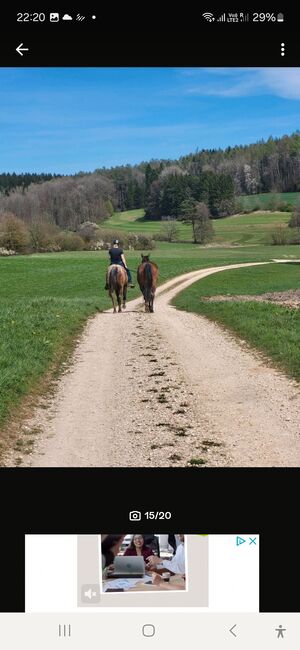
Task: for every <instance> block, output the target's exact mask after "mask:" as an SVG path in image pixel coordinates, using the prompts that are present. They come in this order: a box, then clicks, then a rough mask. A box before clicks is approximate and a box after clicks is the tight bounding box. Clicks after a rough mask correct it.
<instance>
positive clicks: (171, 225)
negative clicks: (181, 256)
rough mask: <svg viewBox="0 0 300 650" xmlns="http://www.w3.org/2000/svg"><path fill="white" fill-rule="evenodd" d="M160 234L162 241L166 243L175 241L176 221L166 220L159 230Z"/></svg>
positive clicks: (176, 237)
mask: <svg viewBox="0 0 300 650" xmlns="http://www.w3.org/2000/svg"><path fill="white" fill-rule="evenodd" d="M161 233H162V234H163V235H164V237H165V240H164V241H168V242H174V241H177V239H178V234H179V228H178V223H177V221H176V219H166V220H165V222H164V224H163V226H162V228H161Z"/></svg>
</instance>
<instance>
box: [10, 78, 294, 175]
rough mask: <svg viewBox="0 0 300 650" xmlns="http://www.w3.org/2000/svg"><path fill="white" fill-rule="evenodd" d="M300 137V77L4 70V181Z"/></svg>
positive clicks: (90, 169)
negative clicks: (24, 175)
mask: <svg viewBox="0 0 300 650" xmlns="http://www.w3.org/2000/svg"><path fill="white" fill-rule="evenodd" d="M299 128H300V68H2V69H1V68H0V172H13V171H15V172H16V173H21V172H25V171H28V172H52V173H63V174H70V173H74V172H77V171H93V170H94V169H96V168H99V167H102V166H105V167H111V166H114V165H121V164H126V163H130V164H135V163H139V162H141V161H142V160H150V159H151V158H178V157H179V156H181V155H184V154H187V153H190V152H192V151H195V150H196V149H197V148H198V149H202V148H218V147H221V148H224V147H227V146H229V145H230V146H234V145H236V144H248V143H251V142H256V141H257V140H259V139H261V138H264V139H267V138H268V137H269V136H270V135H272V136H274V137H275V136H281V135H284V134H290V133H292V132H293V131H295V130H296V129H299Z"/></svg>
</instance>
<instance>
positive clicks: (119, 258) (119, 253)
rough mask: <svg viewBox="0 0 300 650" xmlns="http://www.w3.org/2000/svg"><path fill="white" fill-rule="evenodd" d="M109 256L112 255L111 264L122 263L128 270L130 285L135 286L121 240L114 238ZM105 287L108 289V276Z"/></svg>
mask: <svg viewBox="0 0 300 650" xmlns="http://www.w3.org/2000/svg"><path fill="white" fill-rule="evenodd" d="M108 254H109V257H110V264H120V266H123V267H124V269H125V270H126V272H127V276H128V282H129V286H130V287H131V288H133V287H134V284H132V277H131V273H130V271H129V269H128V268H127V264H126V260H125V255H124V252H123V248H121V247H120V246H119V240H118V239H114V241H113V245H112V247H111V248H110V249H109V251H108ZM105 289H108V281H107V276H106V285H105Z"/></svg>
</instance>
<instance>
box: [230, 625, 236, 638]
mask: <svg viewBox="0 0 300 650" xmlns="http://www.w3.org/2000/svg"><path fill="white" fill-rule="evenodd" d="M235 627H236V623H235V624H234V625H233V626H232V627H231V628H230V630H229V632H230V633H231V634H232V635H233V636H236V633H235V632H234V631H233V630H234V628H235Z"/></svg>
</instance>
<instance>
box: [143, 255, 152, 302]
mask: <svg viewBox="0 0 300 650" xmlns="http://www.w3.org/2000/svg"><path fill="white" fill-rule="evenodd" d="M152 280H153V277H152V266H151V264H150V263H148V262H147V263H146V264H145V295H144V297H145V302H150V300H151V289H152Z"/></svg>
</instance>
